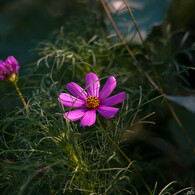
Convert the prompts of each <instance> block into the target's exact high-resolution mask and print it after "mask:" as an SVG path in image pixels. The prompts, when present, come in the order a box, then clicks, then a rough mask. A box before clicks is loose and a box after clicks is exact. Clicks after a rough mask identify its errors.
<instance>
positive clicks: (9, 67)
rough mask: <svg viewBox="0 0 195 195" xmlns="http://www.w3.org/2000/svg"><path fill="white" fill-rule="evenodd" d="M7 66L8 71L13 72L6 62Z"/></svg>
mask: <svg viewBox="0 0 195 195" xmlns="http://www.w3.org/2000/svg"><path fill="white" fill-rule="evenodd" d="M7 67H8V69H9V71H10V72H13V69H12V67H11V66H10V65H9V64H7Z"/></svg>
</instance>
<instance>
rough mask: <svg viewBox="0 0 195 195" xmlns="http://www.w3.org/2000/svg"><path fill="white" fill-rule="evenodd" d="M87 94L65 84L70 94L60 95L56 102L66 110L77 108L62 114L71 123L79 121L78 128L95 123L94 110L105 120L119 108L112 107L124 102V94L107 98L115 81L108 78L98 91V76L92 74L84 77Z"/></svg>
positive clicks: (77, 86) (75, 85) (74, 85)
mask: <svg viewBox="0 0 195 195" xmlns="http://www.w3.org/2000/svg"><path fill="white" fill-rule="evenodd" d="M85 80H86V86H87V92H86V91H85V90H84V89H83V88H81V87H80V86H79V85H77V84H76V83H74V82H71V83H68V84H67V87H66V88H67V90H68V91H69V92H70V93H71V94H72V95H70V94H67V93H61V94H60V96H59V98H58V100H59V101H60V102H61V103H62V104H63V105H64V106H65V107H68V108H71V107H73V108H79V109H77V110H73V111H69V112H66V113H65V114H64V117H65V118H67V119H68V120H71V121H77V120H79V119H81V122H80V126H91V125H93V124H94V123H95V121H96V110H97V111H98V112H99V113H100V114H101V115H102V116H104V117H106V118H112V117H114V116H115V114H116V113H117V112H118V110H119V108H115V107H112V106H114V105H116V104H118V103H120V102H123V101H124V100H125V92H121V93H119V94H117V95H114V96H111V97H109V98H108V96H109V95H110V94H111V93H112V91H113V90H114V88H115V87H116V79H115V78H114V77H109V78H108V80H107V82H106V84H105V85H104V87H103V88H102V90H101V92H100V93H99V90H100V82H99V79H98V76H97V75H96V74H94V73H92V72H90V73H89V74H87V75H86V77H85Z"/></svg>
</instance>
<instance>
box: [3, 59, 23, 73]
mask: <svg viewBox="0 0 195 195" xmlns="http://www.w3.org/2000/svg"><path fill="white" fill-rule="evenodd" d="M5 63H6V65H10V66H11V67H12V69H13V71H12V72H16V73H17V72H18V69H19V68H20V66H19V65H18V61H17V60H16V59H15V58H14V56H9V57H8V58H7V59H6V61H5Z"/></svg>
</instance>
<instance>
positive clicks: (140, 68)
mask: <svg viewBox="0 0 195 195" xmlns="http://www.w3.org/2000/svg"><path fill="white" fill-rule="evenodd" d="M100 1H101V3H102V6H103V8H104V10H105V12H106V14H107V16H108V19H109V20H110V22H111V24H112V26H113V28H114V30H115V32H116V34H117V36H118V37H119V39H120V40H121V42H122V43H123V44H124V46H125V48H126V49H127V51H128V53H129V55H130V56H131V57H132V59H133V60H134V62H135V66H136V67H137V69H138V70H139V71H140V72H141V73H142V74H144V76H145V77H146V78H147V79H148V81H149V82H150V83H151V84H152V86H153V87H154V88H155V89H156V90H157V91H158V92H159V93H160V94H161V95H163V96H164V97H165V102H166V104H167V106H168V108H169V110H170V111H171V114H172V116H173V118H174V119H175V121H176V123H177V124H178V126H179V127H180V129H181V131H182V133H183V135H184V137H185V139H186V141H187V143H188V144H189V146H190V148H191V149H192V152H193V153H194V154H195V147H194V146H193V144H192V141H191V139H190V137H189V135H188V133H187V131H186V130H185V128H184V126H183V125H182V123H181V121H180V119H179V117H178V116H177V114H176V112H175V111H174V109H173V107H172V106H171V105H170V104H169V102H168V100H167V99H166V95H165V94H164V92H163V89H162V87H161V85H160V82H159V79H158V76H157V73H156V71H155V68H154V65H153V63H152V59H151V57H150V54H149V52H148V50H147V47H146V44H145V42H144V40H143V38H142V36H141V33H140V31H139V28H138V26H137V24H136V21H135V19H134V17H133V14H132V12H131V9H130V7H129V6H128V4H127V2H126V1H125V0H123V1H124V3H125V5H126V6H127V8H128V10H129V13H130V15H131V18H132V20H133V22H134V25H135V27H136V29H137V31H138V34H139V36H140V38H141V40H142V43H143V45H144V48H145V49H146V51H147V53H148V56H149V61H150V63H151V65H152V71H153V73H154V76H155V79H156V81H157V83H156V82H155V81H154V80H153V79H152V77H151V76H150V75H149V74H148V73H147V72H145V71H144V69H143V68H142V66H141V64H140V63H139V62H138V61H137V59H136V57H135V55H134V54H133V52H132V51H131V50H130V48H129V46H128V45H127V44H126V42H125V40H124V38H123V36H122V35H121V34H120V32H119V30H118V28H117V26H116V25H115V23H114V21H113V19H112V16H111V15H110V12H109V11H108V9H107V7H106V5H105V2H104V0H100Z"/></svg>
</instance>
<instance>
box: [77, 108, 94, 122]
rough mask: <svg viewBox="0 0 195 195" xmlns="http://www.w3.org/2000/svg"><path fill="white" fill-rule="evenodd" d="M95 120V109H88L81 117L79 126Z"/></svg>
mask: <svg viewBox="0 0 195 195" xmlns="http://www.w3.org/2000/svg"><path fill="white" fill-rule="evenodd" d="M95 121H96V110H95V109H91V110H88V111H87V112H86V113H85V115H84V116H83V118H82V119H81V123H80V126H91V125H93V124H94V123H95Z"/></svg>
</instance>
